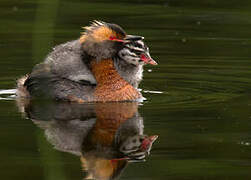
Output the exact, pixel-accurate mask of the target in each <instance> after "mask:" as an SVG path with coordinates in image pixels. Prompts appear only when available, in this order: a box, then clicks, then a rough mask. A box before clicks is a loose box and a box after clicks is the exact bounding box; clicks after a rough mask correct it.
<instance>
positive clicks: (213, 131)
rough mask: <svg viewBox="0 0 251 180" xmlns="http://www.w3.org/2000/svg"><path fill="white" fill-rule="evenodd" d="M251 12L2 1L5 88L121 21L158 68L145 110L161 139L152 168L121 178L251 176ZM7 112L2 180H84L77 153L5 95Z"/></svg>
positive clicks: (0, 137)
mask: <svg viewBox="0 0 251 180" xmlns="http://www.w3.org/2000/svg"><path fill="white" fill-rule="evenodd" d="M250 9H251V3H250V2H248V1H242V2H235V1H223V2H217V1H213V0H206V1H203V2H200V1H198V0H193V1H189V2H188V1H185V0H179V1H173V0H170V1H151V0H147V1H144V3H143V1H126V0H124V1H117V2H116V3H114V2H112V1H101V0H100V1H85V2H82V1H77V0H74V1H64V0H61V1H59V0H54V1H42V0H41V1H31V0H23V1H11V2H10V1H5V0H4V1H1V6H0V17H1V19H0V22H1V28H0V54H1V60H0V68H1V71H0V89H5V90H6V89H7V90H10V89H13V88H14V87H15V79H16V78H18V77H20V76H22V75H24V74H26V73H29V72H30V71H31V69H32V67H33V66H34V65H35V64H36V63H39V62H41V61H42V60H43V59H44V57H45V56H46V54H47V53H48V52H49V51H50V50H51V47H53V46H55V45H56V44H59V43H62V42H65V41H68V40H72V39H76V38H78V37H79V35H80V31H82V30H81V26H85V25H87V24H89V21H90V20H93V19H99V20H103V21H107V22H113V23H117V24H120V25H121V26H122V27H123V28H124V29H125V30H126V31H127V32H128V34H138V35H142V36H145V41H146V43H147V44H148V46H149V47H150V50H151V55H152V57H153V58H154V59H156V61H158V63H159V66H155V67H153V66H146V67H145V71H144V81H143V82H142V83H141V85H140V88H141V89H142V92H143V94H144V96H145V97H146V98H147V100H146V101H145V102H143V103H142V104H141V105H139V106H138V113H139V114H140V116H141V117H142V119H143V124H144V134H148V135H154V134H157V135H159V138H158V140H156V142H155V143H154V144H153V147H152V150H151V154H150V156H149V157H147V158H146V161H145V162H138V163H135V162H134V163H133V162H131V163H129V164H128V165H127V167H126V168H125V169H123V172H122V173H121V175H120V179H154V180H155V179H156V180H158V179H193V180H194V179H214V180H218V179H219V180H222V179H228V180H229V179H249V178H251V173H250V172H251V135H250V132H251V110H250V108H251V100H250V97H251V96H250V89H251V78H250V77H251V71H250V66H251V61H250V56H251V53H250V48H251V38H250V37H251V31H250V29H251V11H250ZM152 91H153V92H152ZM155 91H157V92H161V93H155ZM5 92H6V91H5ZM10 94H13V92H10ZM42 107H43V106H42ZM46 107H49V105H48V106H47V105H46ZM44 109H45V110H46V108H44ZM0 111H1V113H0V114H1V115H0V120H1V126H0V159H1V160H2V163H1V165H0V172H1V174H0V176H1V179H17V178H18V179H26V180H27V179H83V177H84V176H85V174H84V172H83V171H82V167H81V160H80V158H79V156H76V155H74V154H72V153H69V152H62V151H60V150H58V149H56V148H55V146H54V145H53V144H52V143H51V142H50V141H48V138H47V137H46V133H45V130H44V129H43V128H41V127H39V126H37V125H36V123H34V121H32V120H31V119H28V118H27V117H26V116H24V115H22V113H20V112H19V111H18V108H17V106H16V102H15V100H14V99H13V97H9V95H8V94H5V95H3V94H2V95H1V100H0ZM47 112H48V111H47ZM44 114H45V115H48V114H46V113H45V112H44Z"/></svg>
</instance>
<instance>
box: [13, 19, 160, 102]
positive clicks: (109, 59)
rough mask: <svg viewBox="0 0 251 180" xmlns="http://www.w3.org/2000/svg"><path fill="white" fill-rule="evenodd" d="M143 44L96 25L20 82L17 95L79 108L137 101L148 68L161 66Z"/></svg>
mask: <svg viewBox="0 0 251 180" xmlns="http://www.w3.org/2000/svg"><path fill="white" fill-rule="evenodd" d="M142 39H143V37H140V36H131V35H126V34H125V32H124V31H123V30H122V28H120V27H119V26H117V25H115V24H109V23H104V22H98V21H95V22H94V23H93V24H92V25H91V26H90V27H86V32H85V33H84V34H83V35H82V36H81V37H80V39H78V40H74V41H70V42H67V43H64V44H61V45H58V46H56V47H55V48H54V49H53V51H52V52H51V53H50V54H49V55H48V56H47V58H46V59H45V61H44V62H43V63H41V64H38V65H36V66H35V67H34V68H33V70H32V72H31V74H29V75H27V76H26V77H24V78H22V79H21V80H19V81H18V93H17V94H18V95H19V96H25V97H28V96H30V97H49V98H53V99H59V100H67V101H76V102H80V103H82V102H93V101H95V102H100V101H101V102H108V101H133V100H137V99H139V98H141V94H140V92H138V90H137V87H138V84H139V83H140V81H141V80H142V72H143V65H144V64H145V63H149V64H156V63H155V61H153V60H152V59H151V57H150V55H149V50H148V48H147V47H146V46H145V44H144V43H143V41H142Z"/></svg>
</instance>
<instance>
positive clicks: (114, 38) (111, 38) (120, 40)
mask: <svg viewBox="0 0 251 180" xmlns="http://www.w3.org/2000/svg"><path fill="white" fill-rule="evenodd" d="M109 39H110V40H111V41H117V42H124V40H122V39H117V38H116V37H115V36H110V38H109Z"/></svg>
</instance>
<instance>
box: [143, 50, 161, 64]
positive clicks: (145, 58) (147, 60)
mask: <svg viewBox="0 0 251 180" xmlns="http://www.w3.org/2000/svg"><path fill="white" fill-rule="evenodd" d="M140 59H141V60H142V61H144V63H145V64H151V65H158V63H157V62H156V61H154V60H153V59H152V58H151V56H150V54H149V53H142V54H141V55H140Z"/></svg>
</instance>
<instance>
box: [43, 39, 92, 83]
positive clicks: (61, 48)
mask: <svg viewBox="0 0 251 180" xmlns="http://www.w3.org/2000/svg"><path fill="white" fill-rule="evenodd" d="M82 55H83V51H82V48H81V44H80V43H79V40H74V41H70V42H67V43H64V44H61V45H58V46H56V47H55V48H54V49H53V51H52V52H51V53H50V54H49V55H48V56H47V58H46V60H45V62H44V63H45V64H49V65H50V68H51V71H52V73H53V74H56V75H57V76H59V77H62V78H65V79H69V80H71V81H75V82H79V83H87V84H93V85H95V84H96V79H95V78H94V76H93V74H92V72H91V71H90V69H89V68H88V67H87V65H86V64H85V63H84V62H83V60H82V58H83V57H82Z"/></svg>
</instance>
